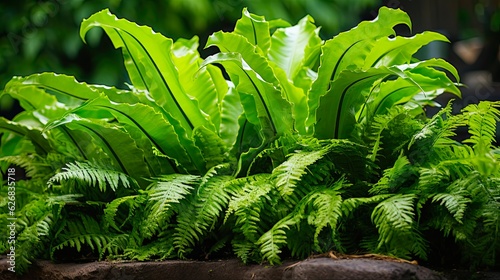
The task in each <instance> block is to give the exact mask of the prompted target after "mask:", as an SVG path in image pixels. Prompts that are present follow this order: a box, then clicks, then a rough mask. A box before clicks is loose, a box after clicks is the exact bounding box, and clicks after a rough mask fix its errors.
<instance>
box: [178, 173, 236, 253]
mask: <svg viewBox="0 0 500 280" xmlns="http://www.w3.org/2000/svg"><path fill="white" fill-rule="evenodd" d="M231 180H233V177H232V176H214V177H210V178H208V179H207V178H205V179H204V180H203V181H204V183H203V184H200V185H199V186H198V188H197V189H196V192H194V193H193V195H191V196H190V197H189V198H188V200H187V201H188V203H185V204H184V205H182V207H181V208H180V209H179V215H178V216H177V225H176V228H175V233H174V246H175V248H176V249H177V251H178V255H179V256H180V257H181V258H185V257H186V256H187V254H188V253H189V252H190V251H191V250H192V248H193V247H194V246H195V245H196V242H197V241H200V240H201V238H202V236H204V235H206V234H207V232H209V231H212V230H213V229H214V227H215V225H216V224H217V223H218V220H219V217H220V216H221V215H222V213H223V211H224V210H225V209H226V207H227V204H228V202H229V199H230V195H232V194H234V192H235V191H236V190H235V189H234V188H233V187H234V185H231V184H230V182H231Z"/></svg>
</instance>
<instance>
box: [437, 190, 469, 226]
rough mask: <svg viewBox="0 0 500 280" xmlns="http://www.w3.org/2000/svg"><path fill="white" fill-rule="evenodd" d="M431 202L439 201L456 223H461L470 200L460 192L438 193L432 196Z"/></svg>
mask: <svg viewBox="0 0 500 280" xmlns="http://www.w3.org/2000/svg"><path fill="white" fill-rule="evenodd" d="M432 202H433V203H434V202H439V204H440V205H442V206H444V207H446V209H448V211H449V212H450V214H452V215H453V218H455V220H456V221H457V222H458V223H462V219H463V217H464V213H465V210H466V209H467V204H469V203H470V202H471V200H470V199H469V198H467V197H464V196H463V195H462V194H460V193H438V194H435V195H434V196H433V197H432Z"/></svg>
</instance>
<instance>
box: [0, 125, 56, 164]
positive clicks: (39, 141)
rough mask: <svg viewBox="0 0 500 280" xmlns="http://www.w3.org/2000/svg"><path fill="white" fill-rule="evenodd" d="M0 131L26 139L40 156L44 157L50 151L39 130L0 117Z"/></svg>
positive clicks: (48, 144) (49, 146)
mask: <svg viewBox="0 0 500 280" xmlns="http://www.w3.org/2000/svg"><path fill="white" fill-rule="evenodd" d="M0 131H1V132H3V133H11V134H14V135H19V136H22V137H26V138H27V139H28V140H30V142H31V143H32V144H33V145H34V146H35V149H36V151H37V153H38V154H40V155H46V154H47V153H49V152H50V151H52V147H51V145H50V142H49V141H48V140H47V139H46V138H45V137H44V135H43V133H42V130H41V129H39V128H35V127H30V126H27V125H23V124H20V123H16V122H13V121H9V120H7V119H6V118H4V117H0ZM2 142H3V141H2Z"/></svg>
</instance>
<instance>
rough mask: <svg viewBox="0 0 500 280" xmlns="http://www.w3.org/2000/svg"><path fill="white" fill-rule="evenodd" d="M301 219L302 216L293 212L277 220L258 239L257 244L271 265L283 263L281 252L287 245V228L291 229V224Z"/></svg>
mask: <svg viewBox="0 0 500 280" xmlns="http://www.w3.org/2000/svg"><path fill="white" fill-rule="evenodd" d="M299 221H300V216H298V215H295V213H292V214H290V215H289V216H287V217H285V218H283V219H282V220H280V221H279V222H277V223H276V224H275V225H274V226H273V227H272V228H271V229H270V230H269V231H267V232H266V233H264V234H263V235H262V236H261V237H260V238H259V240H257V242H256V244H257V245H258V246H259V248H260V252H261V253H262V257H263V258H264V259H265V260H267V261H268V262H269V263H270V264H271V265H274V264H280V263H281V258H280V256H279V254H280V253H281V248H282V247H283V246H285V245H286V235H287V230H289V229H290V226H292V225H294V224H296V223H298V222H299Z"/></svg>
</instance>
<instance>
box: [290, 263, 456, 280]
mask: <svg viewBox="0 0 500 280" xmlns="http://www.w3.org/2000/svg"><path fill="white" fill-rule="evenodd" d="M282 279H287V280H299V279H300V280H313V279H314V280H320V279H335V280H380V279H387V280H399V279H412V280H420V279H422V280H424V279H425V280H434V279H435V280H444V279H446V278H444V277H443V276H442V275H440V274H438V273H437V272H434V271H432V270H430V269H427V268H424V267H422V266H418V265H413V264H408V263H398V262H392V261H383V260H372V259H341V260H332V259H328V258H321V259H310V260H305V261H303V262H301V263H299V264H297V265H295V266H294V267H293V268H292V269H289V270H287V271H285V273H284V277H283V278H282Z"/></svg>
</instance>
